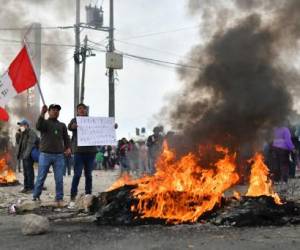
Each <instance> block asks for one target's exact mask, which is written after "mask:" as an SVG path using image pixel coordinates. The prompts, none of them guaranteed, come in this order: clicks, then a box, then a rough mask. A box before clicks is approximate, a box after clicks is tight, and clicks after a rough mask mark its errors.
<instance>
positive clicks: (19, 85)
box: [0, 46, 37, 121]
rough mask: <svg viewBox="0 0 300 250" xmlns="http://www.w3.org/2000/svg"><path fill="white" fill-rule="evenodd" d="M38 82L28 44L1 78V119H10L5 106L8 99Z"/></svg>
mask: <svg viewBox="0 0 300 250" xmlns="http://www.w3.org/2000/svg"><path fill="white" fill-rule="evenodd" d="M36 83H37V78H36V75H35V72H34V69H33V66H32V64H31V60H30V58H29V55H28V52H27V49H26V46H24V47H23V48H22V49H21V51H20V52H19V54H18V55H17V57H16V58H15V59H14V60H13V62H12V63H11V64H10V66H9V68H8V70H7V71H6V72H5V73H4V74H3V75H2V76H1V78H0V120H2V121H8V119H9V116H8V114H7V112H6V111H5V109H4V108H3V107H4V106H5V105H6V104H7V103H8V101H9V100H10V99H11V98H13V97H14V96H16V95H17V94H19V93H21V92H23V91H24V90H26V89H29V88H31V87H32V86H34V85H35V84H36Z"/></svg>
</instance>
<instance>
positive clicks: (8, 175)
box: [0, 158, 17, 184]
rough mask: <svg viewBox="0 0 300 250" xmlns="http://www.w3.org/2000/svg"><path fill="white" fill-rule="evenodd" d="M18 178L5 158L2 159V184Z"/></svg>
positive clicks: (0, 179) (0, 160) (0, 169)
mask: <svg viewBox="0 0 300 250" xmlns="http://www.w3.org/2000/svg"><path fill="white" fill-rule="evenodd" d="M16 180H17V178H16V175H15V173H14V171H13V170H12V169H11V168H9V166H8V165H7V163H6V160H5V158H3V159H0V184H7V183H12V182H15V181H16Z"/></svg>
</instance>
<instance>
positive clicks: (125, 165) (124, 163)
mask: <svg viewBox="0 0 300 250" xmlns="http://www.w3.org/2000/svg"><path fill="white" fill-rule="evenodd" d="M120 166H121V173H123V172H125V171H126V172H129V170H130V165H129V159H128V157H127V156H120Z"/></svg>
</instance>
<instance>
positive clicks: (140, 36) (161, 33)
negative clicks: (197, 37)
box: [121, 25, 200, 40]
mask: <svg viewBox="0 0 300 250" xmlns="http://www.w3.org/2000/svg"><path fill="white" fill-rule="evenodd" d="M199 27H200V25H196V26H190V27H183V28H179V29H174V30H167V31H160V32H150V33H144V34H140V35H134V36H131V37H127V38H126V37H125V38H121V39H122V40H131V39H137V38H143V37H149V36H157V35H163V34H168V33H174V32H180V31H183V30H189V29H195V28H199Z"/></svg>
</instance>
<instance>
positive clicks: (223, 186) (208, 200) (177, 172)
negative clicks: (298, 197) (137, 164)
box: [131, 144, 239, 223]
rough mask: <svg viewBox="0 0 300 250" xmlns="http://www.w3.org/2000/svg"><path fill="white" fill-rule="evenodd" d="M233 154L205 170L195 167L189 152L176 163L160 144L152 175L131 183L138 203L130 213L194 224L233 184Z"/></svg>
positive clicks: (193, 158)
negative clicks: (162, 149)
mask: <svg viewBox="0 0 300 250" xmlns="http://www.w3.org/2000/svg"><path fill="white" fill-rule="evenodd" d="M235 158H236V156H235V154H233V155H229V154H226V153H225V154H224V158H223V159H221V160H219V161H218V162H216V163H215V164H214V168H211V169H206V168H203V167H201V166H199V164H198V159H197V158H196V156H195V155H193V154H192V153H189V154H188V155H185V156H184V157H182V158H181V159H179V160H178V161H176V160H175V154H174V152H172V151H171V150H169V149H168V147H167V145H166V144H164V151H163V153H162V154H161V156H160V158H159V159H158V161H157V164H156V173H155V175H154V176H146V177H143V178H141V179H139V180H137V181H136V182H135V184H137V185H138V187H137V188H136V189H134V190H133V195H134V196H135V197H136V198H137V200H138V204H137V205H136V206H132V208H131V210H132V211H137V212H139V214H142V217H143V218H162V219H166V221H167V222H172V223H181V222H195V221H196V220H197V219H198V218H199V217H200V216H201V215H202V214H203V213H205V212H207V211H210V210H212V209H213V208H214V207H215V205H217V204H219V203H220V201H221V198H222V196H223V193H224V191H225V190H227V189H228V188H230V187H231V186H233V185H234V184H235V183H237V181H238V179H239V177H238V174H237V173H236V172H235V169H236V166H235V164H234V161H235Z"/></svg>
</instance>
